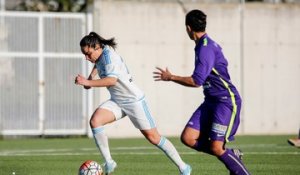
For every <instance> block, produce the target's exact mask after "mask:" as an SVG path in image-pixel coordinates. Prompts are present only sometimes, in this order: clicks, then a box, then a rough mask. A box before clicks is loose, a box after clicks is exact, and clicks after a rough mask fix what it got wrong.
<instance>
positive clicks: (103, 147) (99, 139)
mask: <svg viewBox="0 0 300 175" xmlns="http://www.w3.org/2000/svg"><path fill="white" fill-rule="evenodd" d="M92 132H93V135H94V139H95V143H96V145H97V147H98V149H99V151H100V152H101V154H102V156H103V158H104V160H105V162H112V157H111V155H110V150H109V145H108V138H107V136H106V134H105V133H104V127H103V126H100V127H98V128H92Z"/></svg>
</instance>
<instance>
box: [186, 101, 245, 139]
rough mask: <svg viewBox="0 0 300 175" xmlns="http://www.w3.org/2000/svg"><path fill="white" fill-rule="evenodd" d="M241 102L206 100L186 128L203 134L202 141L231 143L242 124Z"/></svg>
mask: <svg viewBox="0 0 300 175" xmlns="http://www.w3.org/2000/svg"><path fill="white" fill-rule="evenodd" d="M240 111H241V100H240V99H239V98H238V99H234V98H233V99H231V98H228V99H226V100H222V101H217V100H205V101H204V102H203V103H202V104H201V105H200V106H199V107H198V109H197V110H196V111H195V112H194V114H193V115H192V117H191V118H190V120H189V121H188V123H187V124H186V127H191V128H194V129H196V130H198V131H200V133H201V139H202V138H206V139H210V140H219V141H223V142H229V141H232V140H234V135H235V133H236V131H237V129H238V126H239V124H240Z"/></svg>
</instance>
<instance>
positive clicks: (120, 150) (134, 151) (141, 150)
mask: <svg viewBox="0 0 300 175" xmlns="http://www.w3.org/2000/svg"><path fill="white" fill-rule="evenodd" d="M256 146H257V145H256ZM268 146H270V145H268ZM180 148H183V147H177V149H178V150H179V152H180V154H183V155H196V154H203V153H199V152H196V151H193V150H191V151H180ZM145 150H149V151H145ZM111 152H112V155H160V154H162V152H161V151H159V150H158V148H156V147H154V146H152V147H114V148H111ZM244 154H245V155H247V154H248V155H300V151H294V152H293V151H283V152H275V151H274V152H273V151H268V152H244ZM69 155H70V156H74V155H99V152H98V150H97V149H96V148H80V149H32V150H1V151H0V157H1V156H69Z"/></svg>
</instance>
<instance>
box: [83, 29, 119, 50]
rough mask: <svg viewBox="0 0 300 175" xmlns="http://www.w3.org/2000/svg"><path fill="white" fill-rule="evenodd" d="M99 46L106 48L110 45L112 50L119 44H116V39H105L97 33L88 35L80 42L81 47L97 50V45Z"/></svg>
mask: <svg viewBox="0 0 300 175" xmlns="http://www.w3.org/2000/svg"><path fill="white" fill-rule="evenodd" d="M97 44H98V45H99V46H100V47H101V48H104V46H105V45H108V46H110V47H112V48H114V49H115V48H116V46H117V43H116V42H115V38H110V39H107V40H106V39H104V38H103V37H101V36H100V35H98V34H97V33H96V32H90V33H89V34H88V35H86V36H84V37H83V38H82V39H81V41H80V47H85V46H88V47H92V48H95V47H96V45H97Z"/></svg>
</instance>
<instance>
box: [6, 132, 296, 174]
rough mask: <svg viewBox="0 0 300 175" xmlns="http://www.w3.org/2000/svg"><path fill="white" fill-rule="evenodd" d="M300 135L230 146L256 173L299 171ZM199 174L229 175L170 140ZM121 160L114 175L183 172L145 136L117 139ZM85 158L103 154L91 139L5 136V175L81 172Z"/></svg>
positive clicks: (241, 139)
mask: <svg viewBox="0 0 300 175" xmlns="http://www.w3.org/2000/svg"><path fill="white" fill-rule="evenodd" d="M291 137H296V136H291V135H290V136H238V137H236V141H234V142H233V143H230V144H228V147H238V148H241V149H242V150H243V151H244V154H245V155H244V158H243V162H244V163H245V164H246V166H247V168H248V169H249V170H250V172H251V173H252V175H286V174H288V175H299V174H300V149H299V148H295V147H292V146H290V145H289V144H288V143H287V139H288V138H291ZM170 140H171V141H172V142H173V143H174V145H175V146H176V148H177V149H178V151H179V153H180V154H181V155H182V158H183V159H184V160H185V161H186V162H188V163H189V164H191V166H192V168H193V172H192V174H194V175H223V174H224V175H225V174H226V175H228V174H229V173H228V172H227V170H226V168H225V166H224V165H223V164H222V163H220V162H219V161H218V160H217V159H216V158H215V157H213V156H210V155H206V154H203V153H198V152H196V151H193V150H191V149H189V148H187V147H185V146H184V145H183V144H181V143H180V141H179V139H178V138H170ZM110 146H111V152H112V156H113V158H114V159H115V160H116V161H117V163H118V168H117V169H116V171H115V173H114V175H177V174H179V173H178V171H177V168H176V167H175V166H174V165H173V164H172V163H171V161H169V159H168V158H167V157H166V156H164V154H163V153H162V152H161V151H160V150H159V149H158V148H156V147H154V146H152V145H151V144H149V143H148V142H147V141H146V140H145V139H111V140H110ZM85 160H96V161H97V162H99V163H102V158H101V157H100V156H99V153H98V151H97V149H96V146H95V144H94V140H92V139H89V138H48V139H4V140H0V175H12V174H13V172H15V175H77V173H78V168H79V166H80V165H81V163H82V162H83V161H85Z"/></svg>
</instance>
